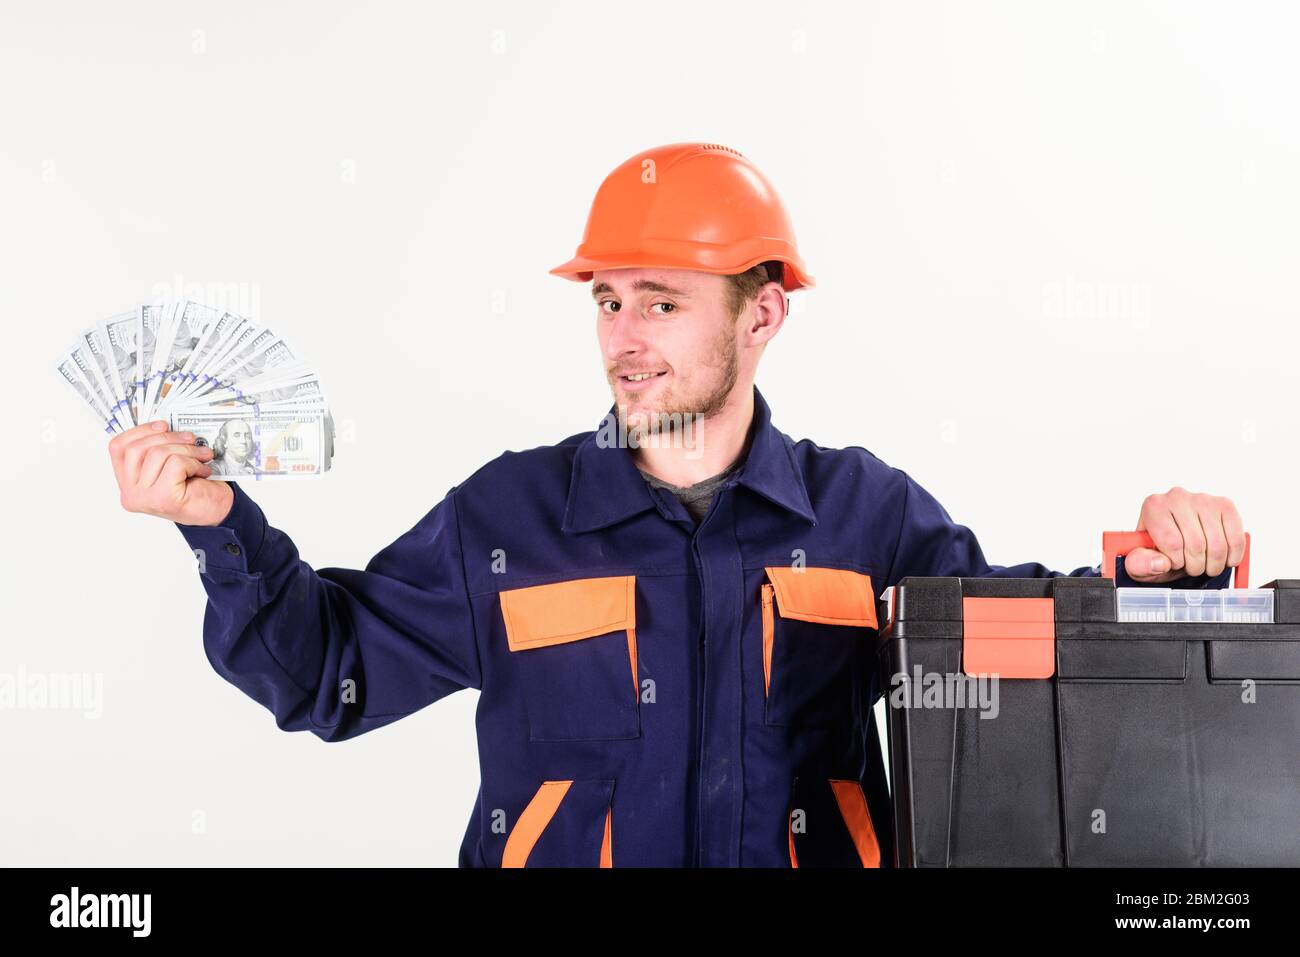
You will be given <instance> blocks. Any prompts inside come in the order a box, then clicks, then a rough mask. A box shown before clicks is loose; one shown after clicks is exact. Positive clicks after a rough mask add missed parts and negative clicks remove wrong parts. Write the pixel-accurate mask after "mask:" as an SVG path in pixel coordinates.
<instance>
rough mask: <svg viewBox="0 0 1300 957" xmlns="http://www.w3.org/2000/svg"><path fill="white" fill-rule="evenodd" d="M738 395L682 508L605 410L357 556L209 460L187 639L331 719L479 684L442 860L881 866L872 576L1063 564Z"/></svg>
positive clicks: (326, 731)
mask: <svg viewBox="0 0 1300 957" xmlns="http://www.w3.org/2000/svg"><path fill="white" fill-rule="evenodd" d="M754 403H755V411H754V421H753V424H752V427H751V428H752V431H751V433H750V436H749V451H748V455H747V458H746V460H745V463H744V466H743V468H742V469H740V470H738V472H737V473H735V474H733V476H731V478H730V480H729V481H728V482H726V483H725V484H724V485H723V486H721V487H720V488H719V490H718V492H717V494H716V496H715V498H714V501H713V503H712V505H711V507H710V509H709V511H708V513H707V515H706V516H705V517H704V519H703V521H701V522H700V524H699V526H698V527H697V526H696V524H695V522H694V521H693V520H692V519H691V517H690V515H689V514H688V513H687V512H686V510H685V508H684V507H683V506H682V504H681V503H680V502H679V501H678V500H677V499H676V498H674V497H673V496H672V494H671V493H669V492H667V491H664V490H661V489H655V488H652V487H651V486H650V485H649V484H648V483H647V482H646V481H645V480H644V478H643V477H642V476H641V474H640V473H639V472H638V470H637V468H636V466H635V464H634V461H633V458H632V456H631V454H630V452H629V450H628V449H627V448H626V447H625V446H622V445H621V444H620V443H617V442H610V441H608V438H609V437H610V435H611V434H612V431H611V429H609V428H607V427H605V426H608V425H609V424H610V423H611V422H612V421H613V420H612V419H610V418H608V417H607V418H606V420H605V422H603V423H602V428H598V429H597V430H596V431H594V432H587V433H582V434H579V435H575V436H573V437H571V438H568V439H566V440H564V441H563V442H560V443H559V444H558V445H551V446H544V447H541V448H536V449H531V450H528V451H525V452H507V453H505V454H503V455H501V456H500V457H499V458H497V459H494V460H493V461H491V462H489V463H488V464H487V465H485V466H483V467H482V468H481V469H479V470H478V471H477V472H475V473H474V474H473V475H472V476H470V477H469V478H468V479H466V480H465V481H464V482H463V483H461V484H460V485H458V486H456V487H455V488H453V489H451V491H449V492H448V493H447V495H446V497H445V498H443V500H442V501H441V502H439V503H438V504H437V505H435V506H434V507H433V509H432V510H431V511H430V512H429V513H428V514H427V515H425V516H424V517H423V518H422V519H421V520H420V521H419V522H418V523H417V524H416V525H415V527H414V528H412V529H410V531H408V532H406V533H405V534H404V535H402V536H401V537H400V538H398V539H397V540H396V541H394V542H393V543H392V544H391V545H389V546H387V547H386V548H384V549H383V550H382V551H380V552H379V554H377V555H375V556H374V558H373V559H371V561H370V562H369V564H368V565H367V566H366V567H365V569H364V570H358V569H350V568H320V569H315V568H312V567H311V566H310V565H308V564H307V563H306V562H304V561H302V560H301V559H300V558H299V557H298V551H297V549H296V548H295V546H294V543H293V542H292V541H291V540H290V538H289V536H288V535H286V534H285V533H284V532H283V531H281V530H279V529H277V528H274V527H273V526H271V525H269V524H268V523H267V521H266V518H265V517H264V515H263V513H262V510H261V509H260V508H259V507H258V505H257V504H256V503H255V502H254V501H253V500H252V499H251V498H249V497H248V496H247V495H246V494H245V492H244V491H243V489H242V488H241V487H240V486H239V485H238V484H235V483H232V485H233V487H234V493H235V499H234V505H233V507H232V509H231V511H230V513H229V515H228V516H227V517H226V519H225V520H224V521H223V522H222V523H221V524H220V525H219V526H217V527H212V528H204V527H197V526H183V525H182V526H178V527H179V528H180V530H181V532H182V533H183V535H184V536H185V538H186V540H187V541H188V542H189V544H190V546H191V547H192V548H193V549H196V550H201V557H202V562H201V566H200V567H201V569H202V571H201V575H202V581H203V585H204V588H205V589H206V592H207V595H208V606H207V609H206V613H205V618H204V626H203V641H204V647H205V650H206V652H207V655H208V659H209V661H210V662H211V663H212V666H213V667H214V668H215V669H216V670H217V672H218V673H219V674H221V676H222V677H224V678H226V679H227V680H228V681H230V682H231V683H232V684H234V685H235V686H236V687H238V688H239V689H241V690H242V691H243V692H244V693H245V694H247V695H248V696H250V697H251V698H253V699H254V700H256V701H258V702H259V703H261V704H262V705H264V706H265V707H266V708H268V709H269V710H270V711H271V712H272V714H274V716H275V721H276V724H277V725H278V726H279V727H280V728H281V729H283V730H286V731H311V732H312V733H313V734H315V735H317V736H319V737H320V738H322V739H324V740H326V741H341V740H344V739H347V738H352V737H355V736H356V735H359V734H363V733H365V732H367V731H373V730H374V729H376V728H379V727H382V726H383V725H386V724H389V723H390V722H392V721H396V720H397V719H398V718H401V717H403V716H405V715H409V714H411V713H413V712H415V711H418V710H420V709H421V708H423V707H424V706H425V705H428V704H430V703H432V702H434V701H437V700H438V699H439V698H442V697H443V696H445V695H448V694H450V693H451V692H453V691H457V690H459V689H461V688H477V689H478V690H479V691H480V698H479V704H478V711H477V716H476V725H477V732H478V748H479V764H480V770H481V785H480V789H479V794H478V798H477V800H476V802H475V806H474V809H473V812H472V814H471V817H470V821H469V827H468V830H467V831H466V834H465V838H464V842H463V844H462V847H461V852H460V864H461V865H462V866H491V867H495V866H524V865H526V866H530V867H534V866H545V865H574V866H597V865H605V866H609V865H612V866H628V865H650V866H656V865H663V866H689V865H699V866H737V865H749V866H754V865H757V866H777V867H789V866H791V865H796V866H810V865H821V864H828V865H829V864H839V865H849V866H864V865H865V866H873V865H877V864H885V865H888V864H889V863H890V861H891V853H892V846H891V835H890V832H891V826H890V805H889V794H888V789H887V779H886V776H885V769H884V765H883V762H882V759H881V754H880V745H879V740H878V738H877V728H876V722H875V720H874V717H873V713H872V704H873V702H874V701H875V700H876V699H877V698H878V697H879V695H880V693H881V689H882V682H881V680H880V677H879V676H878V675H877V673H876V667H875V664H874V662H875V655H874V650H875V649H874V644H875V642H874V639H875V636H876V625H877V618H876V611H877V607H878V606H877V599H878V597H879V596H880V595H881V593H882V592H883V591H884V590H885V589H886V588H887V587H889V586H891V585H894V584H896V583H897V582H898V581H899V580H900V579H902V578H904V577H906V576H908V575H945V576H967V577H982V576H993V575H996V576H1003V577H1033V578H1040V577H1055V576H1057V575H1060V574H1062V573H1061V572H1056V571H1052V570H1050V569H1048V568H1047V567H1045V566H1043V565H1041V564H1037V563H1025V564H1021V565H1014V566H991V565H989V564H988V563H987V562H986V561H985V559H984V555H983V553H982V551H981V548H980V545H979V543H978V542H977V541H976V538H975V536H974V534H973V533H972V532H971V531H970V529H968V528H967V527H965V526H963V525H959V524H956V523H955V522H954V521H953V520H952V519H951V518H950V517H949V515H948V513H947V512H946V511H945V510H944V508H943V507H942V506H941V505H940V504H939V503H938V502H937V501H936V500H935V499H934V498H933V497H932V496H931V495H930V494H929V493H928V492H926V491H925V490H924V489H923V488H921V486H920V485H918V484H917V483H916V482H915V481H914V480H913V479H912V478H911V477H910V476H909V475H908V474H907V473H906V472H904V471H902V470H901V469H898V468H893V467H891V466H889V465H886V464H885V463H884V462H882V461H881V460H880V459H878V458H877V457H876V456H874V455H873V454H872V453H871V452H869V451H867V450H866V449H863V448H847V449H826V448H821V447H820V446H818V445H816V444H815V443H813V442H811V441H807V440H804V441H799V442H795V441H792V440H791V439H790V438H789V437H787V436H786V435H784V434H783V433H781V432H779V431H778V430H777V429H776V428H775V427H774V426H773V425H772V421H771V413H770V410H769V408H768V406H767V403H766V402H765V401H764V400H763V398H762V396H761V395H760V394H759V393H758V391H757V390H755V392H754ZM612 415H613V410H611V411H610V413H609V416H612ZM1069 574H1070V575H1094V576H1095V575H1099V574H1100V567H1099V566H1093V567H1085V568H1078V569H1075V570H1074V571H1072V572H1070V573H1069ZM1119 574H1120V576H1121V578H1120V580H1118V581H1117V584H1133V582H1132V581H1131V580H1129V579H1128V578H1127V576H1124V575H1123V573H1122V569H1121V571H1120V572H1119ZM1229 574H1230V572H1229V571H1225V572H1224V574H1223V575H1221V576H1216V577H1215V578H1213V579H1211V578H1210V577H1209V576H1204V575H1203V576H1197V577H1196V578H1189V579H1184V580H1182V581H1181V582H1179V583H1177V584H1178V587H1200V586H1206V585H1208V586H1209V587H1223V586H1224V585H1226V582H1227V578H1228V575H1229ZM879 624H880V625H882V626H883V624H884V622H883V621H881V622H879Z"/></svg>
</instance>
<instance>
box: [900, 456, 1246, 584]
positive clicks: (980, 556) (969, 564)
mask: <svg viewBox="0 0 1300 957" xmlns="http://www.w3.org/2000/svg"><path fill="white" fill-rule="evenodd" d="M893 471H894V473H895V475H896V477H897V478H898V479H899V480H900V481H901V482H902V483H903V489H902V492H901V493H899V492H897V491H895V492H894V494H892V495H891V496H889V500H890V501H891V502H894V503H896V502H897V501H898V500H899V499H900V498H901V499H902V508H901V511H902V523H901V526H900V528H899V532H898V544H897V547H896V548H895V551H894V558H893V562H892V564H891V566H890V570H889V577H888V581H887V582H886V586H889V585H896V584H898V582H900V581H902V580H903V579H904V578H906V577H907V576H908V575H930V576H956V577H962V578H1057V577H1063V576H1069V577H1079V578H1087V577H1090V576H1091V577H1100V576H1101V566H1100V565H1092V566H1084V567H1082V568H1076V569H1075V570H1074V571H1072V572H1059V571H1053V570H1052V569H1050V568H1048V567H1047V566H1046V565H1041V564H1039V563H1038V562H1025V563H1023V564H1020V565H990V564H989V563H988V562H987V561H985V559H984V551H983V549H981V548H980V544H979V542H978V541H977V540H976V538H975V533H974V532H972V531H971V530H970V529H969V528H967V527H966V526H965V525H958V524H957V523H956V522H954V521H953V520H952V518H951V517H950V516H949V515H948V512H947V511H946V510H945V509H944V507H943V506H942V505H940V504H939V502H938V501H937V500H936V499H935V498H934V496H933V495H931V494H930V493H929V492H927V491H926V490H925V489H924V488H922V487H921V486H920V485H919V484H918V483H917V482H916V480H915V479H913V478H912V477H911V476H910V475H908V474H907V473H906V472H904V471H903V470H902V469H898V468H895V469H893ZM1231 575H1232V569H1231V568H1225V569H1224V570H1223V572H1222V573H1220V574H1219V575H1215V576H1210V575H1192V576H1187V577H1184V578H1179V579H1176V580H1175V581H1171V582H1166V583H1165V584H1163V585H1160V586H1151V585H1150V584H1149V583H1146V582H1139V581H1135V580H1134V579H1132V578H1130V577H1129V576H1128V575H1127V574H1126V573H1125V571H1124V560H1123V559H1122V558H1121V559H1120V560H1119V561H1117V562H1116V570H1115V585H1116V587H1118V588H1126V587H1163V588H1226V587H1227V586H1228V579H1229V578H1230V577H1231Z"/></svg>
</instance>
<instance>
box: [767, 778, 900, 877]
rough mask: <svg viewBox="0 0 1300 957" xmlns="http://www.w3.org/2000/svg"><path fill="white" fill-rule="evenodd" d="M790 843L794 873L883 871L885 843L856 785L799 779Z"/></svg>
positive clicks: (792, 808)
mask: <svg viewBox="0 0 1300 957" xmlns="http://www.w3.org/2000/svg"><path fill="white" fill-rule="evenodd" d="M789 843H790V866H791V867H879V866H880V843H879V841H877V840H876V831H875V826H874V825H873V824H872V822H871V811H870V810H869V809H868V807H867V798H866V795H865V794H864V793H863V791H862V785H861V784H860V783H858V782H857V781H846V780H841V779H838V778H821V777H815V776H809V777H799V778H795V779H794V784H793V786H792V788H791V798H790V815H789Z"/></svg>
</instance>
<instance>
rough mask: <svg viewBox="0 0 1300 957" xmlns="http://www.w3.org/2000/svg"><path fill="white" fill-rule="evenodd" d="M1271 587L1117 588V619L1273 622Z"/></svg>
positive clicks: (1272, 592) (1272, 594)
mask: <svg viewBox="0 0 1300 957" xmlns="http://www.w3.org/2000/svg"><path fill="white" fill-rule="evenodd" d="M1273 596H1274V591H1273V589H1271V588H1221V589H1199V588H1116V589H1115V620H1116V621H1222V622H1248V623H1254V624H1258V623H1261V622H1263V623H1267V622H1272V621H1273Z"/></svg>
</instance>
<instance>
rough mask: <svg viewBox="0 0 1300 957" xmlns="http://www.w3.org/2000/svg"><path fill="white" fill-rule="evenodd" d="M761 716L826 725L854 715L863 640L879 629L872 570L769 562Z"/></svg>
mask: <svg viewBox="0 0 1300 957" xmlns="http://www.w3.org/2000/svg"><path fill="white" fill-rule="evenodd" d="M765 572H766V574H767V582H765V583H764V584H763V586H762V590H761V596H760V601H761V605H762V623H763V629H762V630H763V694H764V702H765V703H764V709H763V720H764V722H765V723H767V724H770V725H801V726H808V725H824V724H835V723H839V722H848V721H850V720H851V719H852V715H853V697H854V688H855V680H856V676H857V672H858V670H859V669H861V668H863V667H865V664H864V663H865V656H866V654H867V653H868V652H869V650H870V649H869V648H867V647H866V646H865V645H864V642H865V641H866V640H867V639H868V638H869V636H870V634H871V633H870V632H867V631H864V629H873V630H874V629H875V628H876V598H875V592H874V591H873V589H872V585H871V576H870V575H865V574H863V573H861V572H855V571H845V570H843V569H839V568H791V567H772V566H769V567H768V568H766V569H765Z"/></svg>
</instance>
